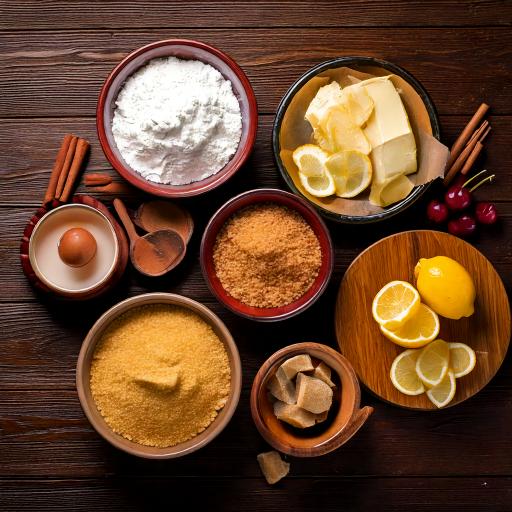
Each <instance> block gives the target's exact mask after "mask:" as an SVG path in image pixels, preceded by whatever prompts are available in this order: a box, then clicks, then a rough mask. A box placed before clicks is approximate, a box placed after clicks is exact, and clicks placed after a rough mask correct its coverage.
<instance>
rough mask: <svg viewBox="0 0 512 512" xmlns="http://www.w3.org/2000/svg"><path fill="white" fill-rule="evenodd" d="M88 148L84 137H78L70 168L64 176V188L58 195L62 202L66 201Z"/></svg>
mask: <svg viewBox="0 0 512 512" xmlns="http://www.w3.org/2000/svg"><path fill="white" fill-rule="evenodd" d="M88 149H89V142H88V141H86V140H85V139H78V142H77V144H76V151H75V156H74V158H73V163H72V164H71V168H70V170H69V174H68V176H67V178H66V184H65V186H64V190H63V191H62V194H61V195H60V200H61V201H62V202H64V203H65V202H67V200H68V199H69V196H70V194H71V190H72V189H73V185H74V184H75V181H76V178H77V177H78V173H79V172H80V168H81V167H82V164H83V163H84V160H85V156H86V155H87V151H88Z"/></svg>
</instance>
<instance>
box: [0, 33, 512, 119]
mask: <svg viewBox="0 0 512 512" xmlns="http://www.w3.org/2000/svg"><path fill="white" fill-rule="evenodd" d="M299 35H300V37H299ZM1 37H2V44H1V46H0V89H1V90H2V95H1V96H0V117H1V118H13V117H43V116H44V117H49V116H50V117H52V116H55V115H56V113H59V115H61V116H65V117H70V116H74V117H77V116H94V114H95V108H96V102H97V99H98V94H99V91H100V88H101V86H102V85H103V82H104V81H105V79H106V78H107V75H108V73H110V71H111V70H112V69H113V68H114V66H115V65H116V64H118V63H119V61H120V60H121V59H122V58H123V57H124V56H125V55H126V54H128V53H129V52H131V51H132V50H134V49H136V48H138V47H140V46H142V45H145V44H148V43H151V42H154V41H158V40H161V39H169V38H171V37H174V38H176V37H178V38H179V37H183V38H189V39H198V40H200V41H204V42H206V43H209V44H212V45H213V46H217V47H219V48H220V49H221V50H223V51H224V52H226V53H228V54H229V55H231V56H232V57H233V58H234V59H235V60H236V61H237V63H238V64H239V65H240V66H241V67H242V69H243V70H244V71H245V73H246V74H247V76H248V78H249V80H250V81H251V84H252V86H253V88H254V92H255V94H256V99H257V101H258V110H259V112H260V113H273V112H274V111H275V109H276V107H277V105H278V103H279V101H280V99H281V98H282V97H283V95H284V93H285V92H286V91H287V90H288V88H289V87H290V86H291V85H292V84H293V82H295V80H297V79H298V78H299V77H300V76H301V75H302V74H303V73H305V72H306V71H307V70H308V69H310V68H311V67H312V66H314V65H316V64H319V63H321V62H324V61H326V60H329V59H333V58H336V57H340V56H343V55H363V56H374V57H379V58H382V59H385V60H388V61H390V62H393V63H395V64H398V65H400V66H402V67H404V68H405V69H406V70H407V71H409V72H410V73H412V74H413V75H414V76H415V77H416V78H417V79H418V80H419V81H420V82H421V83H422V84H423V86H424V87H425V88H426V90H427V91H428V92H429V93H430V95H431V96H432V99H433V101H434V104H435V105H436V108H437V109H438V111H439V112H440V113H441V114H473V113H474V111H475V110H476V108H477V107H478V105H480V103H481V102H482V101H486V102H487V103H489V104H490V105H492V108H493V113H494V114H498V115H500V114H511V113H512V111H511V105H510V102H509V101H508V98H509V94H510V84H509V74H510V59H511V55H512V31H511V30H510V29H509V28H505V27H503V28H493V29H492V30H489V29H485V28H469V29H466V28H461V29H459V30H457V37H453V32H452V30H451V29H444V28H419V29H403V28H396V29H392V30H389V29H385V28H365V29H364V30H362V29H360V28H343V29H330V28H326V29H322V28H311V29H310V28H305V27H303V26H302V27H300V28H299V29H295V28H279V29H275V30H273V31H272V37H268V32H267V30H265V29H251V30H245V29H210V28H209V29H205V30H192V29H176V30H173V31H169V30H168V29H154V30H126V31H113V32H112V31H77V30H66V31H61V32H51V31H36V32H4V33H2V34H1ZM461 41H464V44H463V45H462V44H461ZM468 41H471V44H467V42H468ZM476 63H478V64H479V66H478V69H477V70H474V67H475V64H476ZM482 63H485V64H484V65H481V64H482ZM455 84H456V85H455ZM85 91H87V93H86V94H84V92H85Z"/></svg>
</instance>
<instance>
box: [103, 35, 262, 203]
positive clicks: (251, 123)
mask: <svg viewBox="0 0 512 512" xmlns="http://www.w3.org/2000/svg"><path fill="white" fill-rule="evenodd" d="M161 46H192V47H194V48H199V49H201V50H203V51H205V52H207V53H210V54H212V55H214V56H215V57H217V58H219V59H220V60H222V61H223V62H224V63H225V64H226V65H227V66H228V67H229V68H230V69H231V70H232V71H233V72H234V73H235V75H236V76H237V78H238V79H239V80H240V82H241V84H242V89H243V91H244V93H245V95H246V97H247V102H248V105H249V111H248V116H247V133H248V135H247V141H246V142H245V145H244V146H242V151H241V152H240V154H239V156H238V157H237V159H236V160H235V159H234V156H235V155H236V153H235V155H233V157H231V159H230V160H229V161H228V163H227V164H226V165H225V166H224V167H223V168H222V169H221V170H220V171H218V172H217V173H216V174H214V175H212V176H211V177H213V176H217V179H214V180H213V181H212V182H211V183H209V184H207V185H202V186H201V185H200V184H201V183H202V181H204V180H201V181H197V182H194V183H192V185H196V186H195V187H194V188H193V189H190V190H187V191H183V190H181V191H180V190H179V187H180V185H167V184H163V183H154V182H151V181H149V180H146V179H145V178H143V177H142V176H140V177H139V176H137V173H136V171H134V170H133V172H132V171H130V170H128V169H127V167H126V165H125V164H124V163H123V162H122V161H121V160H119V159H118V158H117V156H116V155H115V154H114V152H113V151H112V148H111V146H110V144H109V142H108V138H107V134H106V130H105V116H104V110H105V102H106V98H107V94H108V91H109V90H110V87H111V86H112V83H113V82H114V80H115V79H116V77H117V76H118V75H119V73H120V72H121V71H122V70H123V69H124V68H125V67H126V65H127V64H128V63H130V62H131V61H132V60H134V59H136V58H137V57H139V56H141V55H143V54H144V53H146V52H148V51H150V50H153V49H154V48H159V47H161ZM213 67H215V66H213ZM215 69H217V68H215ZM96 131H97V133H98V139H99V142H100V145H101V148H102V150H103V153H104V154H105V156H106V158H107V160H108V161H109V163H110V164H111V165H112V167H113V168H114V169H115V170H116V171H117V172H118V173H119V174H120V176H121V177H123V178H124V179H125V180H127V181H128V182H129V183H130V184H131V185H133V186H134V187H136V188H138V189H140V190H143V191H144V192H147V193H150V194H153V195H156V196H160V197H167V198H169V197H173V198H180V197H192V196H196V195H200V194H203V193H205V192H209V191H210V190H213V189H214V188H217V187H218V186H220V185H222V184H223V183H224V182H225V181H227V180H228V179H229V178H231V176H233V175H234V174H235V173H236V172H237V171H238V170H239V169H240V168H241V167H242V166H243V165H244V164H245V162H246V161H247V159H248V158H249V155H250V154H251V152H252V150H253V148H254V144H255V142H256V135H257V131H258V106H257V103H256V96H255V94H254V90H253V88H252V85H251V83H250V82H249V79H248V78H247V75H246V74H245V72H244V71H243V70H242V68H241V67H240V66H239V65H238V64H237V63H236V62H235V61H234V60H233V59H232V58H231V57H230V56H229V55H228V54H226V53H224V52H223V51H221V50H219V49H218V48H216V47H214V46H211V45H209V44H206V43H203V42H201V41H195V40H193V39H162V40H160V41H154V42H152V43H149V44H146V45H144V46H141V47H140V48H137V49H135V50H133V51H132V52H130V53H129V54H128V55H127V56H126V57H124V58H123V59H122V60H121V62H119V63H118V64H117V65H116V66H115V68H114V69H113V70H112V71H111V72H110V73H109V74H108V76H107V78H106V80H105V82H104V83H103V85H102V87H101V89H100V92H99V96H98V103H97V106H96ZM239 144H240V143H239ZM237 151H238V149H237ZM209 178H210V177H209ZM206 179H208V178H206Z"/></svg>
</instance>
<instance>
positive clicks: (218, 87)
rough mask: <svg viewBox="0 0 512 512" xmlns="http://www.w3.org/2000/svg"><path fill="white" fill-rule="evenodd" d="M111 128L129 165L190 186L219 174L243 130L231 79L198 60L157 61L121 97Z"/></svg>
mask: <svg viewBox="0 0 512 512" xmlns="http://www.w3.org/2000/svg"><path fill="white" fill-rule="evenodd" d="M112 132H113V135H114V139H115V141H116V144H117V147H118V148H119V151H120V152H121V155H122V156H123V158H124V160H125V161H126V163H128V164H129V165H130V167H132V168H133V169H134V170H136V171H137V172H139V173H140V174H141V175H142V176H143V177H144V178H146V179H147V180H150V181H154V182H156V183H167V184H172V185H185V184H187V183H192V182H194V181H200V180H203V179H205V178H207V177H208V176H212V175H213V174H216V173H217V172H219V171H220V170H221V169H222V168H223V167H224V166H225V165H226V164H227V163H228V161H229V160H230V158H231V157H232V156H233V155H234V154H235V152H236V150H237V148H238V144H239V142H240V136H241V133H242V116H241V113H240V105H239V103H238V100H237V99H236V96H235V95H234V93H233V89H232V87H231V82H230V81H229V80H226V79H225V78H224V77H223V76H222V75H221V74H220V73H219V71H217V70H216V69H215V68H213V67H212V66H210V65H209V64H204V63H203V62H200V61H197V60H182V59H178V58H176V57H164V58H158V59H153V60H151V61H149V63H148V64H147V65H146V66H144V67H143V68H141V69H139V70H137V71H136V72H135V73H134V74H133V75H131V76H130V77H129V78H128V79H127V80H126V82H125V83H124V85H123V87H122V88H121V90H120V92H119V95H118V97H117V99H116V109H115V111H114V118H113V121H112Z"/></svg>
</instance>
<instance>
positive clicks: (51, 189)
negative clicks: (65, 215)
mask: <svg viewBox="0 0 512 512" xmlns="http://www.w3.org/2000/svg"><path fill="white" fill-rule="evenodd" d="M72 138H73V135H71V134H69V133H68V134H67V135H64V139H63V140H62V144H61V146H60V149H59V152H58V153H57V158H56V159H55V163H54V164H53V169H52V173H51V174H50V180H49V181H48V187H47V189H46V193H45V195H44V199H43V204H46V203H47V202H48V201H51V200H52V199H53V198H54V197H55V191H56V190H57V182H58V181H59V176H60V173H61V171H62V166H63V165H64V160H65V159H66V155H67V152H68V148H69V144H70V142H71V139H72Z"/></svg>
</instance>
